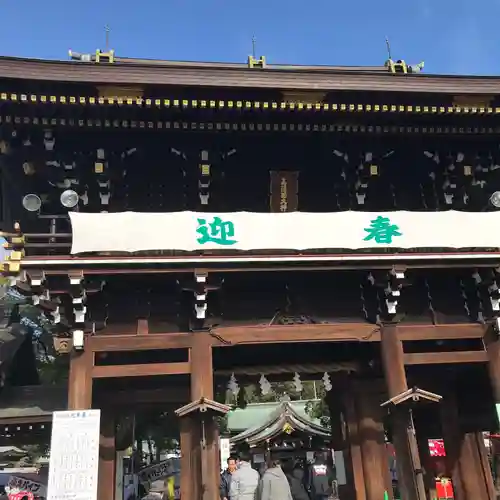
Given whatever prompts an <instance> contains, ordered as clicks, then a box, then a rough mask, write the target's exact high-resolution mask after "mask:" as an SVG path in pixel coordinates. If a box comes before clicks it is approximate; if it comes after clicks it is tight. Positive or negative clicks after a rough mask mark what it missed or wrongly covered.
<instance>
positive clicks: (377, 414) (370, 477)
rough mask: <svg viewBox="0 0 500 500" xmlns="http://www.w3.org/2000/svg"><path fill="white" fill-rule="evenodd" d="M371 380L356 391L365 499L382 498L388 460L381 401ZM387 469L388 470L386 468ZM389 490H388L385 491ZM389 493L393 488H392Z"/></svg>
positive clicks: (375, 499)
mask: <svg viewBox="0 0 500 500" xmlns="http://www.w3.org/2000/svg"><path fill="white" fill-rule="evenodd" d="M378 395H379V394H378V393H377V391H376V389H375V390H374V388H373V384H370V383H369V382H368V383H364V384H363V385H362V386H361V387H360V390H359V392H358V393H357V394H356V407H357V409H358V433H359V440H360V445H361V458H362V462H363V476H364V481H365V488H366V499H367V500H379V499H380V498H384V492H385V491H387V490H386V477H387V472H388V467H389V464H388V462H387V460H386V461H385V462H384V461H383V457H384V453H383V452H384V449H385V439H384V425H383V422H382V411H381V408H380V404H381V403H382V401H380V400H379V399H380V398H379V397H378ZM385 469H387V470H385ZM388 493H389V492H388ZM391 495H392V491H391Z"/></svg>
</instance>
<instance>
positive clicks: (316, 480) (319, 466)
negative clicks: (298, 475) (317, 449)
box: [307, 453, 334, 500]
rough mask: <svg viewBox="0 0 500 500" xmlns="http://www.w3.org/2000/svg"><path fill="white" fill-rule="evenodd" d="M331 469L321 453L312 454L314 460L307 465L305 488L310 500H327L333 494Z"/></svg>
mask: <svg viewBox="0 0 500 500" xmlns="http://www.w3.org/2000/svg"><path fill="white" fill-rule="evenodd" d="M333 481H334V477H333V471H332V468H331V467H329V466H328V464H327V463H326V460H325V458H324V455H323V454H322V453H315V454H314V462H313V463H312V464H311V465H310V466H309V471H308V479H307V489H308V491H309V494H310V496H311V500H327V499H328V497H329V496H330V495H332V494H333V492H334V491H333Z"/></svg>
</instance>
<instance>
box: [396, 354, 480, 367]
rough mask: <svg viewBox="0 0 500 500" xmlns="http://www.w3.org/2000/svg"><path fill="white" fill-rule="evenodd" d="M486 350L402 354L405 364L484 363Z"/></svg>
mask: <svg viewBox="0 0 500 500" xmlns="http://www.w3.org/2000/svg"><path fill="white" fill-rule="evenodd" d="M486 361H488V355H487V353H486V351H453V352H418V353H407V354H405V355H404V362H405V365H441V364H454V363H485V362H486Z"/></svg>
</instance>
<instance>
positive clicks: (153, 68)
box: [0, 57, 500, 95]
mask: <svg viewBox="0 0 500 500" xmlns="http://www.w3.org/2000/svg"><path fill="white" fill-rule="evenodd" d="M123 61H127V60H123ZM131 61H132V60H128V61H127V62H117V63H114V64H103V63H101V64H97V63H82V62H73V61H64V62H63V61H45V60H36V59H21V58H12V57H2V58H0V75H1V76H2V78H9V79H19V80H24V81H25V80H27V79H30V80H37V81H54V82H59V83H63V82H72V83H92V84H113V85H180V86H193V87H235V88H261V89H266V88H267V89H280V90H313V91H316V92H317V91H334V90H355V91H356V90H358V91H391V92H426V93H438V94H439V93H447V94H459V95H464V94H474V95H484V94H487V95H495V94H500V77H495V76H475V77H472V76H442V75H425V74H415V75H411V74H410V75H403V74H391V73H389V72H388V71H387V72H386V71H380V70H379V69H377V70H374V69H373V68H368V70H365V69H358V68H355V69H349V68H340V67H339V68H337V67H321V66H318V67H315V66H305V67H300V66H280V65H274V66H273V65H270V66H267V67H266V68H265V69H257V68H253V69H250V68H248V67H247V66H246V65H235V64H216V63H213V64H211V63H195V62H193V63H191V62H186V63H175V62H168V61H165V62H163V61H145V60H139V62H131Z"/></svg>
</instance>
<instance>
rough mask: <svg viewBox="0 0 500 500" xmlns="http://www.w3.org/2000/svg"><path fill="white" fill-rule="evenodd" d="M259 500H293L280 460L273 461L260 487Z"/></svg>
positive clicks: (269, 464)
mask: <svg viewBox="0 0 500 500" xmlns="http://www.w3.org/2000/svg"><path fill="white" fill-rule="evenodd" d="M259 500H293V499H292V493H291V491H290V485H289V484H288V479H287V478H286V476H285V473H284V472H283V470H282V469H281V465H280V462H279V460H271V461H270V462H269V463H268V467H267V470H266V472H264V475H263V476H262V479H261V482H260V485H259Z"/></svg>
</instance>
